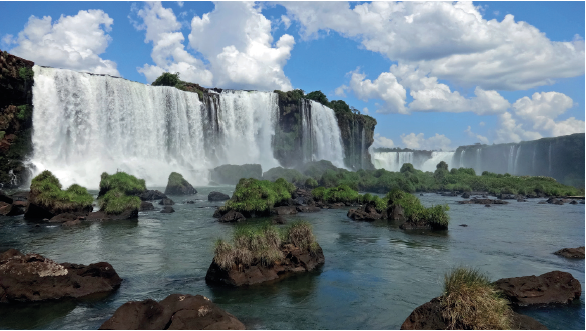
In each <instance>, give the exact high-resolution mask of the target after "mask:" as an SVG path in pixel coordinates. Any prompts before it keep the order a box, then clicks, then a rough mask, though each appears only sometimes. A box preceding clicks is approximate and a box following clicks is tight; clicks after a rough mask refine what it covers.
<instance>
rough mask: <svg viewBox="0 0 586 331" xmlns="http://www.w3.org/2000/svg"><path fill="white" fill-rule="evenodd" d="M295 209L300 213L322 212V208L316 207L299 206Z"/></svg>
mask: <svg viewBox="0 0 586 331" xmlns="http://www.w3.org/2000/svg"><path fill="white" fill-rule="evenodd" d="M295 209H297V211H298V212H300V213H315V212H318V211H320V210H321V208H319V207H315V206H297V207H295Z"/></svg>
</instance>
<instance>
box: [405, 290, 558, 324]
mask: <svg viewBox="0 0 586 331" xmlns="http://www.w3.org/2000/svg"><path fill="white" fill-rule="evenodd" d="M512 323H513V325H512V329H513V330H547V327H546V326H545V325H543V324H541V323H539V322H538V321H536V320H535V319H533V318H531V317H529V316H527V315H522V314H518V313H516V312H513V316H512ZM447 328H448V323H447V321H446V320H444V318H443V316H442V308H441V303H440V298H434V299H432V300H431V301H429V302H426V303H424V304H423V305H421V306H419V307H417V308H415V310H413V312H412V313H411V314H410V315H409V316H408V317H407V319H406V320H405V322H403V324H402V325H401V330H446V329H447ZM458 329H463V328H458Z"/></svg>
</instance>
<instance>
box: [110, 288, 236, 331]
mask: <svg viewBox="0 0 586 331" xmlns="http://www.w3.org/2000/svg"><path fill="white" fill-rule="evenodd" d="M244 329H245V327H244V324H242V322H240V321H239V320H238V319H237V318H236V317H234V315H232V314H230V313H228V312H226V311H224V310H222V309H220V308H219V307H218V306H216V305H215V304H214V303H213V302H211V301H210V299H208V298H206V297H204V296H201V295H195V296H194V295H190V294H171V295H169V296H168V297H166V298H165V299H163V300H162V301H160V302H156V301H155V300H152V299H147V300H143V301H129V302H127V303H125V304H123V305H122V306H120V307H119V308H118V309H116V311H115V312H114V315H112V317H111V318H110V319H108V320H107V321H106V322H104V324H102V326H100V330H244Z"/></svg>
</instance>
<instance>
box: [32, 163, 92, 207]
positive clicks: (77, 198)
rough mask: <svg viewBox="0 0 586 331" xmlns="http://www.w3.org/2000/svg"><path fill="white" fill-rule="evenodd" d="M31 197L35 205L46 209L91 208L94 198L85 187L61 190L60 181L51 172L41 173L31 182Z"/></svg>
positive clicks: (77, 186)
mask: <svg viewBox="0 0 586 331" xmlns="http://www.w3.org/2000/svg"><path fill="white" fill-rule="evenodd" d="M31 196H33V197H34V199H33V200H34V201H31V202H33V203H35V204H38V205H40V206H43V207H45V208H55V209H61V210H65V209H75V208H86V207H91V205H92V203H93V202H94V198H93V197H92V195H91V194H89V193H88V192H87V189H86V188H85V187H82V186H79V185H77V184H73V185H71V186H69V188H67V190H62V189H61V183H59V179H57V177H55V176H54V175H53V174H52V173H51V172H50V171H49V170H45V171H43V172H41V173H40V174H39V175H38V176H36V177H35V178H33V180H32V182H31Z"/></svg>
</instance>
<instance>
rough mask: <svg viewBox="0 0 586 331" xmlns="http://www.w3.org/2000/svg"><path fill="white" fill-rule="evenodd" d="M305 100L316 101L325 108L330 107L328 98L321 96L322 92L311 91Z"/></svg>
mask: <svg viewBox="0 0 586 331" xmlns="http://www.w3.org/2000/svg"><path fill="white" fill-rule="evenodd" d="M305 98H306V99H311V100H314V101H317V102H319V103H321V104H322V105H324V106H326V107H329V106H330V102H329V101H328V97H326V95H325V94H323V93H322V91H313V92H311V93H308V94H307V95H306V96H305Z"/></svg>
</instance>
